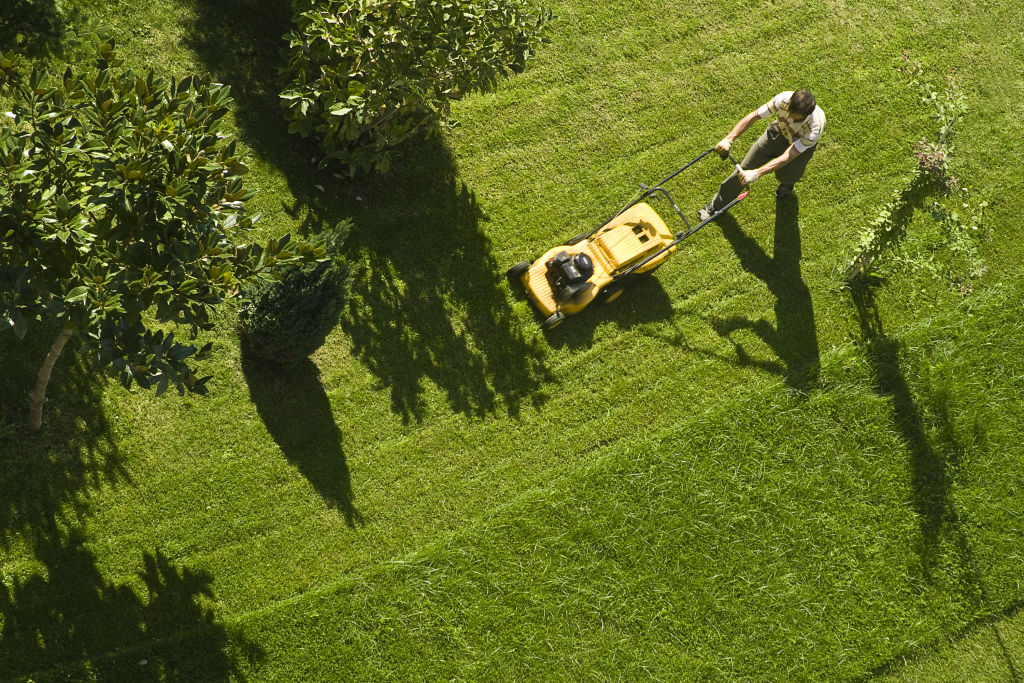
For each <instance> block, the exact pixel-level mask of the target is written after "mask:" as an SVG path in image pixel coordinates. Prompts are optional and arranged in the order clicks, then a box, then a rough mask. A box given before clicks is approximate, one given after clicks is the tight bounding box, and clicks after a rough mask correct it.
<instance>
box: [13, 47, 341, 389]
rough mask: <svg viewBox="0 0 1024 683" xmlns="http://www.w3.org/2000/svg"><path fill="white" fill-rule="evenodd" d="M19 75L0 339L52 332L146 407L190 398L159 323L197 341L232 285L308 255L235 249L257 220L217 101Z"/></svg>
mask: <svg viewBox="0 0 1024 683" xmlns="http://www.w3.org/2000/svg"><path fill="white" fill-rule="evenodd" d="M97 53H98V63H97V67H96V69H95V70H91V71H88V72H86V73H75V72H74V71H73V70H72V69H71V68H69V69H68V70H67V71H66V72H65V73H64V74H63V76H62V77H57V78H55V77H53V76H52V75H51V74H50V73H48V72H47V71H46V70H45V69H44V70H39V69H36V70H33V72H32V73H31V75H30V76H29V78H28V79H27V82H26V83H23V84H22V85H21V86H20V87H19V88H18V90H17V92H18V95H19V102H18V104H17V105H16V106H15V107H14V110H13V111H12V112H8V113H7V114H6V116H5V117H4V121H6V124H5V125H4V126H3V128H2V129H0V236H2V239H3V241H2V243H0V264H2V265H0V333H3V332H5V331H8V330H9V331H11V332H13V333H14V334H15V335H17V336H18V337H24V336H25V335H26V334H27V333H28V332H29V330H30V328H31V327H32V324H33V323H34V322H35V321H38V320H40V319H43V318H52V319H57V320H58V321H59V322H60V323H61V325H62V327H63V328H64V329H71V330H72V331H73V332H74V335H75V338H76V339H77V341H78V343H79V344H81V345H82V347H83V349H84V350H85V351H86V352H87V353H88V354H89V355H90V356H91V358H92V359H93V361H94V363H95V366H96V367H97V368H103V369H106V370H107V371H109V372H111V373H112V374H114V375H115V376H117V377H118V378H119V379H120V381H121V383H122V384H124V386H125V387H129V386H131V384H132V383H133V382H136V383H138V384H139V385H140V386H143V387H147V388H148V387H151V386H154V387H156V389H157V392H158V393H162V392H163V391H164V390H166V389H167V388H168V386H174V387H175V388H176V389H177V390H178V391H179V393H183V392H184V391H185V390H188V391H193V392H203V391H204V390H205V389H204V383H205V382H206V378H202V379H201V378H199V377H198V376H197V375H196V374H195V372H194V370H193V368H192V367H190V366H189V364H188V363H187V362H186V360H187V359H189V358H192V357H196V358H198V357H200V356H202V355H203V353H205V352H206V351H207V350H208V349H209V345H207V346H205V347H203V349H197V348H196V347H195V346H194V345H191V344H184V343H181V342H179V341H178V340H177V338H176V336H175V334H174V333H173V332H170V333H168V332H166V331H165V330H164V329H163V327H162V325H163V324H165V323H174V324H183V325H188V326H190V327H191V329H192V330H193V332H194V331H196V330H198V329H207V328H209V327H211V321H210V312H211V310H212V309H213V307H214V306H216V305H217V304H219V303H221V302H222V301H223V300H224V299H225V298H227V297H231V296H234V295H236V294H237V293H238V291H239V289H240V287H241V285H242V284H243V283H244V282H247V281H251V280H253V279H254V278H257V277H261V276H263V277H271V276H272V270H273V269H274V268H275V267H276V266H279V265H281V264H287V263H292V262H295V261H297V260H299V259H300V258H301V259H307V260H310V259H314V258H317V257H319V256H320V255H322V253H323V252H322V250H317V249H314V248H313V247H312V246H310V245H306V244H301V245H299V246H298V247H297V248H289V239H288V236H285V237H283V238H281V239H280V240H275V241H271V242H269V243H268V244H267V245H266V246H265V247H260V246H258V245H244V244H236V243H235V241H234V240H233V239H232V237H230V236H229V233H232V232H234V233H244V232H245V231H246V230H248V229H249V228H251V227H252V225H253V223H254V222H255V221H256V220H257V218H258V216H247V215H245V210H244V207H245V203H246V201H248V200H249V198H250V197H252V195H253V192H251V191H250V190H249V189H248V188H246V187H245V185H244V183H243V180H242V174H243V173H244V172H245V170H246V168H245V166H244V165H243V164H242V163H241V162H240V161H239V159H238V157H237V155H236V147H235V142H234V141H230V140H229V139H228V138H227V137H226V136H224V135H222V134H221V133H219V132H218V130H219V124H220V121H221V119H222V117H223V116H224V114H226V113H227V104H228V102H229V101H230V96H229V93H228V88H226V87H224V86H221V85H219V84H215V83H209V82H207V81H205V80H203V79H200V78H196V77H191V76H190V77H188V78H184V79H182V80H180V81H175V80H173V79H172V80H170V81H168V80H167V79H164V78H161V77H158V76H156V75H154V74H153V73H152V72H150V73H149V74H148V75H147V76H141V75H136V74H134V73H133V72H132V71H119V70H117V67H118V66H119V65H120V59H119V58H118V57H117V55H116V54H115V51H114V46H113V45H112V43H110V42H98V43H97Z"/></svg>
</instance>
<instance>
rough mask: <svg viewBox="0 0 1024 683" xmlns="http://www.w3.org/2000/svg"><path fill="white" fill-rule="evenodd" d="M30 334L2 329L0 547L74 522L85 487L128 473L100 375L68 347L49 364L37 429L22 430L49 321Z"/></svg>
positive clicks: (54, 330) (85, 495)
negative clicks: (108, 414)
mask: <svg viewBox="0 0 1024 683" xmlns="http://www.w3.org/2000/svg"><path fill="white" fill-rule="evenodd" d="M32 332H33V335H32V336H29V337H26V339H25V340H24V341H19V340H17V339H16V338H15V337H14V336H13V335H12V334H10V333H7V334H6V335H5V336H4V337H3V346H2V351H0V368H2V370H3V371H2V373H0V492H2V494H0V547H3V546H4V545H6V544H7V542H8V541H9V540H10V539H11V537H12V536H14V535H17V534H23V533H29V532H32V531H33V530H35V529H46V528H50V527H51V526H53V524H54V523H55V521H56V520H62V521H76V520H77V518H78V517H80V516H81V515H82V514H84V512H85V509H86V505H87V500H88V495H89V492H90V491H92V490H95V489H97V488H99V487H100V486H102V485H103V484H106V483H111V482H117V481H122V480H127V479H128V475H127V472H126V470H125V469H124V467H123V465H122V464H121V459H120V455H119V453H118V449H117V445H116V443H115V442H114V439H113V436H112V434H111V427H110V424H109V422H108V420H107V417H106V415H105V414H104V412H103V408H102V392H103V386H104V384H105V378H104V377H102V376H97V375H96V374H95V373H93V372H92V371H91V369H90V368H89V366H88V364H87V363H86V362H85V361H83V360H82V359H81V357H79V356H77V355H76V354H75V353H74V352H73V349H71V348H68V349H67V350H66V351H65V352H64V354H63V355H62V356H61V357H60V358H59V359H58V361H57V364H56V366H55V367H54V371H53V376H52V378H51V381H50V385H49V387H48V389H47V402H46V404H45V408H44V414H43V427H42V429H41V430H40V431H38V432H31V431H29V429H28V426H27V425H28V405H29V400H28V393H29V391H30V390H31V388H32V385H33V384H34V382H35V376H36V372H38V369H39V367H40V365H42V363H43V359H44V358H45V356H46V353H47V350H48V343H47V342H49V341H50V340H52V338H53V337H56V335H57V327H56V326H54V325H46V324H40V325H38V326H37V327H36V328H35V329H33V330H32ZM51 333H52V336H51ZM40 340H41V341H40Z"/></svg>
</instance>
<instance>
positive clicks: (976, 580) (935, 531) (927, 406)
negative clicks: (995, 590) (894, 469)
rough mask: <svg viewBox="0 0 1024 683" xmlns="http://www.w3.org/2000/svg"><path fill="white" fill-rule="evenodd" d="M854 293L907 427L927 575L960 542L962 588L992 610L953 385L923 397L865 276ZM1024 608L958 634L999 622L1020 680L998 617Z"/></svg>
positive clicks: (874, 357)
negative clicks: (958, 486)
mask: <svg viewBox="0 0 1024 683" xmlns="http://www.w3.org/2000/svg"><path fill="white" fill-rule="evenodd" d="M850 293H851V295H852V298H853V302H854V304H855V305H856V307H857V314H858V318H859V322H860V328H861V340H862V342H863V344H864V348H865V350H866V353H867V357H868V360H869V362H870V364H871V368H872V372H873V374H874V377H875V383H876V388H877V391H878V393H879V394H881V395H884V396H888V397H889V398H890V401H891V406H892V413H893V422H894V423H895V425H896V427H897V428H898V429H899V431H900V435H901V437H902V440H903V442H904V445H905V447H906V449H907V452H908V454H909V457H910V469H911V489H912V491H913V500H912V501H911V502H912V504H913V508H914V511H915V512H916V513H917V516H918V523H919V529H920V540H919V543H918V549H917V552H918V554H919V556H920V558H921V565H922V568H923V571H924V576H925V579H926V580H928V581H933V580H934V579H933V572H935V571H936V570H940V569H941V570H943V571H949V569H950V567H948V566H945V565H944V564H943V558H942V556H941V555H942V551H943V547H944V546H946V547H952V548H953V552H954V553H955V563H956V566H955V567H954V568H953V569H954V571H956V572H958V573H959V574H960V577H959V578H960V581H959V584H960V586H961V589H960V590H961V592H962V594H963V595H964V597H965V598H966V600H967V601H968V602H969V603H970V605H971V607H972V608H973V609H974V610H981V609H984V608H985V606H986V605H987V604H989V603H990V598H989V595H988V593H987V591H986V589H985V583H984V574H983V572H982V570H981V568H980V566H979V564H978V561H977V558H976V557H975V554H974V551H973V549H972V547H971V542H970V539H969V538H968V536H967V532H966V530H965V528H964V520H963V519H962V517H961V514H960V513H959V511H958V510H957V507H956V504H955V501H954V499H953V496H952V490H951V489H952V474H951V473H953V472H955V471H956V470H957V469H958V468H959V466H960V463H961V462H962V460H963V458H964V456H965V454H966V453H967V447H966V446H965V445H964V443H963V441H962V439H961V437H960V436H959V435H958V434H957V430H956V428H955V425H954V421H953V418H952V416H951V412H950V408H951V406H950V398H949V395H948V392H946V391H945V390H944V389H943V388H942V387H941V386H938V387H936V386H931V385H930V386H928V387H927V391H926V395H924V397H923V398H924V399H925V401H924V404H923V406H922V404H920V403H919V401H918V399H917V398H915V394H914V392H913V390H912V389H911V387H910V385H909V384H908V382H907V380H906V377H905V375H904V372H903V368H902V366H901V364H900V354H901V347H900V343H899V341H898V340H896V339H895V338H893V337H890V336H889V335H888V334H886V332H885V329H884V327H883V324H882V318H881V315H880V313H879V310H878V306H877V304H876V302H875V299H874V292H873V290H872V289H871V287H870V286H869V285H868V284H866V283H863V282H861V283H858V284H857V285H855V286H854V287H852V288H851V289H850ZM974 431H975V434H974V435H973V436H974V440H975V441H977V442H980V443H984V441H985V435H984V433H983V431H982V428H981V426H980V424H978V423H977V422H975V424H974ZM1021 607H1024V601H1016V602H1014V603H1013V604H1011V605H1010V606H1008V607H1006V608H1005V609H1003V610H1002V611H1001V612H1000V613H999V614H997V615H993V616H988V617H985V618H984V619H983V620H981V621H979V622H975V623H973V624H971V625H970V626H969V627H968V628H966V629H964V630H962V631H961V633H959V634H957V637H962V636H964V635H966V634H967V633H969V632H970V631H971V630H976V629H978V628H982V627H989V628H991V629H992V632H993V634H994V636H995V638H996V642H997V643H998V645H999V648H1000V654H1001V656H1002V657H1003V660H1004V663H1005V664H1006V666H1007V670H1008V672H1009V674H1010V676H1011V679H1010V680H1012V681H1018V680H1020V677H1019V673H1018V671H1017V667H1016V664H1015V662H1014V660H1013V657H1012V655H1011V653H1010V652H1009V650H1008V649H1007V648H1006V645H1005V643H1004V641H1003V638H1002V635H1001V633H1000V632H999V626H998V623H997V622H998V620H999V619H1002V618H1004V617H1009V616H1013V615H1014V614H1016V613H1017V612H1019V611H1020V609H1021ZM904 662H905V657H904V656H903V655H902V654H901V655H898V656H896V657H894V658H893V659H891V660H890V661H888V662H885V663H883V664H882V665H880V666H878V667H876V668H875V669H874V670H873V671H872V672H871V674H870V677H875V676H878V675H881V674H884V673H888V672H890V671H892V670H894V669H896V668H898V667H899V666H900V665H901V664H902V663H904Z"/></svg>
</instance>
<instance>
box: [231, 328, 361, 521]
mask: <svg viewBox="0 0 1024 683" xmlns="http://www.w3.org/2000/svg"><path fill="white" fill-rule="evenodd" d="M242 372H243V373H244V374H245V381H246V383H247V384H248V386H249V396H250V398H251V399H252V401H253V403H255V404H256V410H257V412H259V415H260V419H262V420H263V424H264V425H265V426H266V428H267V431H268V432H270V436H271V437H272V438H273V439H274V442H275V443H276V444H277V445H278V447H279V448H280V449H281V452H282V453H283V454H284V456H285V458H287V459H288V461H289V462H291V463H292V464H293V465H295V467H297V468H298V469H299V472H301V473H302V475H303V476H304V477H306V479H307V480H308V481H309V483H310V484H312V485H313V488H314V489H316V492H317V493H318V494H319V495H320V497H321V498H322V499H323V501H324V502H325V503H326V504H327V505H328V506H329V507H331V508H333V509H335V510H338V511H339V512H340V513H341V514H342V515H343V516H344V518H345V522H346V524H348V525H349V526H350V527H352V526H355V525H356V524H357V523H362V517H361V516H360V514H359V512H358V510H356V508H355V506H354V505H353V499H354V495H353V493H352V480H351V477H350V475H349V470H348V463H347V461H346V459H345V452H344V450H343V449H342V444H341V431H340V430H339V429H338V426H337V424H335V422H334V413H333V411H332V410H331V403H330V400H329V399H328V398H327V393H326V392H325V391H324V387H323V385H322V384H321V383H320V371H319V370H318V369H317V367H316V364H314V363H313V361H312V360H310V359H309V358H306V359H305V360H303V361H301V362H300V363H297V364H296V365H294V366H289V367H287V368H281V367H278V366H276V365H274V364H272V363H268V362H267V361H266V360H263V359H261V358H259V357H257V356H255V355H254V354H253V353H252V351H251V350H250V349H249V347H248V345H247V344H246V343H245V342H244V340H243V342H242Z"/></svg>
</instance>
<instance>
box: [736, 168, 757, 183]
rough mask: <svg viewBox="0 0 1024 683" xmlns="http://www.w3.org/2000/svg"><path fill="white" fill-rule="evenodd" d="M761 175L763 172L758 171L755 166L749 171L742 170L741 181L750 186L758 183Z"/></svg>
mask: <svg viewBox="0 0 1024 683" xmlns="http://www.w3.org/2000/svg"><path fill="white" fill-rule="evenodd" d="M760 177H761V174H760V173H758V172H757V169H756V168H753V169H751V170H749V171H740V182H741V183H743V184H744V185H746V186H747V187H750V186H751V185H753V184H754V183H756V182H757V181H758V179H759V178H760Z"/></svg>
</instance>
